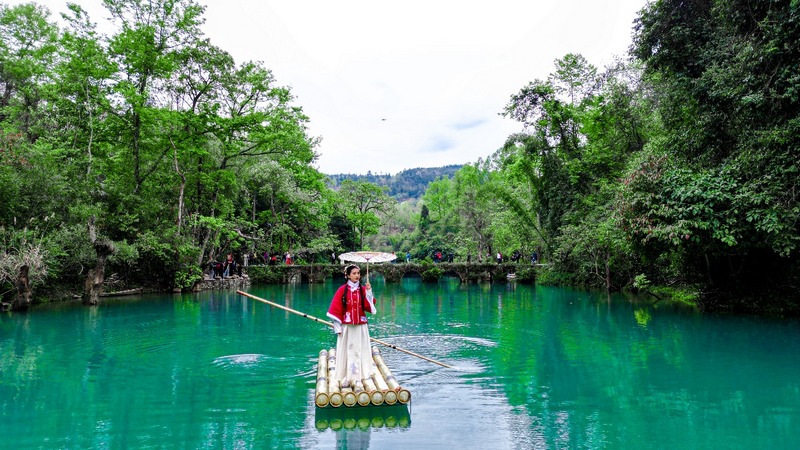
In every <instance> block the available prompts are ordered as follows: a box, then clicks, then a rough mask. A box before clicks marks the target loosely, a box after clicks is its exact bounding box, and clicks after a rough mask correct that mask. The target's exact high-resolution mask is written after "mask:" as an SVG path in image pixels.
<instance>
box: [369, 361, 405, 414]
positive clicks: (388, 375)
mask: <svg viewBox="0 0 800 450" xmlns="http://www.w3.org/2000/svg"><path fill="white" fill-rule="evenodd" d="M372 359H373V360H374V361H375V365H376V366H378V370H379V371H380V372H381V375H383V379H384V380H386V384H387V385H388V386H389V389H392V390H393V391H395V392H397V401H399V402H400V403H403V404H406V403H408V402H410V401H411V392H409V390H408V389H404V388H402V387H401V386H400V383H398V382H397V379H395V377H394V375H392V371H391V370H389V367H388V366H386V363H385V362H384V361H383V356H381V351H380V350H379V349H378V347H372Z"/></svg>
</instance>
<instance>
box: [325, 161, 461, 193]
mask: <svg viewBox="0 0 800 450" xmlns="http://www.w3.org/2000/svg"><path fill="white" fill-rule="evenodd" d="M461 167H462V164H453V165H449V166H444V167H428V168H420V167H418V168H415V169H406V170H403V171H401V172H398V173H397V174H396V175H388V174H386V175H384V174H373V173H372V172H367V174H366V175H357V174H344V173H341V174H336V175H328V178H329V179H330V186H331V187H332V188H334V189H338V188H339V185H340V184H341V182H342V180H353V181H364V182H368V183H373V184H376V185H378V186H385V187H387V188H388V194H389V195H391V196H392V197H394V198H396V199H397V200H398V201H401V202H402V201H404V200H408V199H412V198H420V197H422V194H424V193H425V190H426V189H427V188H428V185H429V184H430V183H431V182H432V181H434V180H436V179H437V178H442V177H444V178H452V177H453V174H455V173H456V171H457V170H458V169H460V168H461Z"/></svg>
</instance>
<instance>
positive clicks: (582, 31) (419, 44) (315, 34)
mask: <svg viewBox="0 0 800 450" xmlns="http://www.w3.org/2000/svg"><path fill="white" fill-rule="evenodd" d="M72 1H74V2H76V3H78V4H81V5H82V6H84V7H85V8H86V9H87V10H88V11H89V12H90V13H91V14H92V17H93V18H94V20H98V21H99V20H100V18H99V14H104V12H103V11H104V10H103V9H102V7H101V6H100V5H101V1H100V0H72ZM12 3H16V2H12ZM201 3H205V4H207V9H206V14H205V17H206V24H205V26H204V27H203V29H204V31H205V33H206V34H207V35H208V36H209V37H210V38H211V40H212V42H213V43H214V44H215V45H217V46H219V47H221V48H223V49H225V50H226V51H228V52H230V53H231V54H232V55H233V56H234V57H235V58H236V60H237V61H238V62H242V61H245V60H257V61H263V62H264V64H265V65H266V66H267V67H269V68H271V69H272V70H273V73H274V74H275V76H276V78H277V80H278V82H279V83H280V84H282V85H287V86H290V87H291V88H292V92H293V93H294V95H295V96H296V103H297V104H298V105H299V106H301V107H303V109H304V111H305V112H306V114H307V115H308V116H309V117H310V119H311V122H310V131H311V134H312V135H314V136H320V137H322V143H321V145H320V147H319V148H318V152H319V154H320V157H319V160H318V163H317V166H318V168H319V169H320V170H321V171H322V172H325V173H339V172H357V173H366V171H367V170H371V171H372V172H373V173H396V172H399V171H401V170H403V169H407V168H413V167H433V166H439V165H446V164H459V163H466V162H473V161H476V160H477V159H478V158H482V157H486V156H488V155H490V154H491V153H492V152H494V151H495V150H496V149H497V148H499V147H500V146H502V144H503V142H504V140H505V138H506V137H507V136H508V135H509V134H511V133H513V132H515V131H518V130H519V129H520V127H519V125H518V124H517V123H516V122H513V121H511V120H509V119H505V118H502V117H501V116H500V115H499V113H500V112H501V111H502V109H503V107H504V105H505V103H506V102H507V101H508V99H509V98H510V96H511V95H512V94H514V93H516V92H518V91H519V90H520V89H521V88H522V87H523V86H524V85H526V84H527V83H528V82H530V81H533V80H534V79H544V78H546V77H547V75H548V74H549V73H550V72H551V71H552V70H553V62H554V60H555V59H557V58H560V57H562V56H564V55H565V54H567V53H570V52H572V53H581V54H583V55H584V56H585V57H586V58H587V59H588V60H589V62H591V63H592V64H594V65H596V66H598V67H600V68H602V67H603V66H604V65H605V64H608V63H609V62H611V60H612V57H613V56H614V55H624V54H625V53H626V51H627V48H628V46H629V45H630V42H631V28H632V25H633V20H634V18H635V17H636V14H637V12H638V11H639V10H640V9H641V8H642V7H643V6H644V4H645V0H620V1H610V2H600V1H596V0H553V1H522V0H514V1H512V0H494V1H491V2H489V1H483V2H477V1H468V0H461V1H456V0H424V1H423V0H407V1H405V2H378V1H375V0H370V1H364V0H340V1H337V2H331V1H323V0H306V1H303V0H295V1H286V0H283V1H274V0H266V1H264V0H208V1H206V2H202V1H201ZM45 4H47V6H48V7H50V8H51V9H52V10H54V12H55V11H63V10H64V9H65V7H64V6H63V4H61V5H59V6H53V4H56V2H55V1H48V2H45Z"/></svg>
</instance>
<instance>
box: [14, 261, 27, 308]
mask: <svg viewBox="0 0 800 450" xmlns="http://www.w3.org/2000/svg"><path fill="white" fill-rule="evenodd" d="M28 270H30V269H29V268H28V266H22V267H20V268H19V275H18V276H17V283H16V288H17V294H16V295H15V296H14V301H13V302H12V304H11V309H13V310H14V311H23V310H26V309H28V307H29V306H31V284H30V281H29V279H28Z"/></svg>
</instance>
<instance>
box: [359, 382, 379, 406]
mask: <svg viewBox="0 0 800 450" xmlns="http://www.w3.org/2000/svg"><path fill="white" fill-rule="evenodd" d="M361 383H363V384H364V390H365V391H367V394H369V401H370V403H372V404H373V405H375V406H379V405H382V404H383V392H381V391H379V390H378V388H377V387H375V382H374V381H372V378H363V379H362V380H361Z"/></svg>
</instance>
